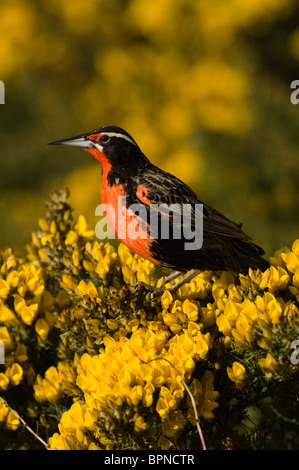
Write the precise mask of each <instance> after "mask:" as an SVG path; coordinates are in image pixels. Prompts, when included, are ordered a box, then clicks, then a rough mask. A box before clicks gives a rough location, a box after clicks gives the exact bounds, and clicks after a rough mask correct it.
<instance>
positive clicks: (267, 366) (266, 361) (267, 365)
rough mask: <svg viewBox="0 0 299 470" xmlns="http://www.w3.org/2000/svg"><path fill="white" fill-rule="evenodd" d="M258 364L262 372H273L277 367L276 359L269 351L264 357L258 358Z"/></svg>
mask: <svg viewBox="0 0 299 470" xmlns="http://www.w3.org/2000/svg"><path fill="white" fill-rule="evenodd" d="M259 365H260V366H261V368H262V369H263V371H264V372H275V370H276V369H277V367H278V364H277V361H276V359H275V358H274V357H273V356H272V355H271V354H270V353H268V354H267V356H266V357H265V358H262V359H259Z"/></svg>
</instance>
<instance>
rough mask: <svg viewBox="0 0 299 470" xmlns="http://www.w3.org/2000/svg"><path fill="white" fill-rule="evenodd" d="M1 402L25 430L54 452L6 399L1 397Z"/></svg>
mask: <svg viewBox="0 0 299 470" xmlns="http://www.w3.org/2000/svg"><path fill="white" fill-rule="evenodd" d="M0 401H2V403H4V405H5V406H7V408H8V409H9V410H10V411H11V413H12V414H13V415H14V416H16V417H17V418H18V419H19V420H20V421H21V423H22V424H23V426H24V427H25V429H27V430H28V431H29V432H30V433H31V434H32V435H33V436H34V437H35V438H36V439H38V440H39V441H40V442H41V443H42V444H43V445H44V446H45V447H46V448H47V449H48V450H52V449H51V447H50V446H49V444H47V443H46V442H45V441H44V440H43V439H42V438H41V437H40V436H39V435H38V434H36V433H35V432H34V431H33V429H31V428H30V426H28V424H27V423H26V421H25V420H24V419H23V418H22V417H21V416H19V415H18V413H17V412H16V411H15V410H13V409H12V408H11V406H9V404H8V403H7V401H6V400H4V398H2V397H0Z"/></svg>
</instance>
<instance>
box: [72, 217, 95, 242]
mask: <svg viewBox="0 0 299 470" xmlns="http://www.w3.org/2000/svg"><path fill="white" fill-rule="evenodd" d="M75 229H76V231H77V232H78V234H79V235H80V236H81V237H84V238H92V237H93V236H94V230H87V222H86V219H85V217H84V216H83V215H79V217H78V221H77V223H76V225H75Z"/></svg>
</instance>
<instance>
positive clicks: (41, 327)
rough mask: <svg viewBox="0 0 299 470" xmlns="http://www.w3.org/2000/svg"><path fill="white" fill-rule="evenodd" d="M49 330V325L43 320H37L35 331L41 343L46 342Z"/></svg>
mask: <svg viewBox="0 0 299 470" xmlns="http://www.w3.org/2000/svg"><path fill="white" fill-rule="evenodd" d="M49 330H50V327H49V324H48V322H47V321H46V320H45V319H44V318H39V319H38V320H37V322H36V323H35V331H36V332H37V334H38V336H39V337H40V338H41V339H42V340H43V341H46V339H47V337H48V333H49Z"/></svg>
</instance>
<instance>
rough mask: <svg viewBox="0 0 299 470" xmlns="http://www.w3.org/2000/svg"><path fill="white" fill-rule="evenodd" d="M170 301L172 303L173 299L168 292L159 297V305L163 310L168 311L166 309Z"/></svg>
mask: <svg viewBox="0 0 299 470" xmlns="http://www.w3.org/2000/svg"><path fill="white" fill-rule="evenodd" d="M172 301H173V297H172V295H171V293H170V292H169V291H168V290H166V291H165V292H163V295H162V297H161V304H162V307H163V308H164V309H165V310H168V307H169V306H170V305H171V303H172Z"/></svg>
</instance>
